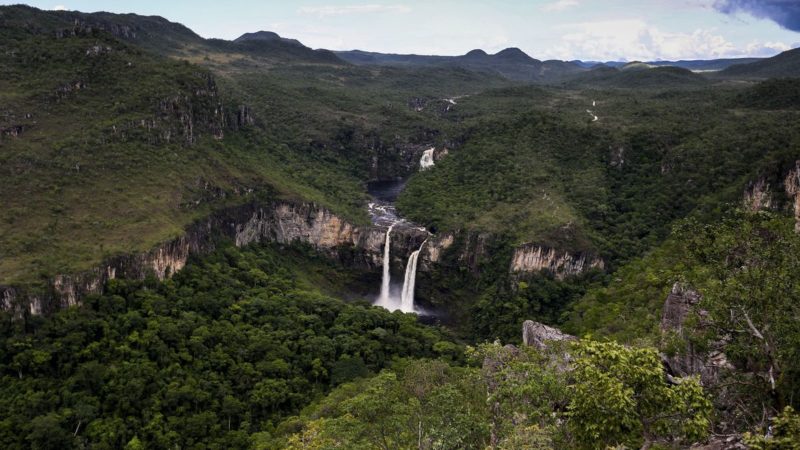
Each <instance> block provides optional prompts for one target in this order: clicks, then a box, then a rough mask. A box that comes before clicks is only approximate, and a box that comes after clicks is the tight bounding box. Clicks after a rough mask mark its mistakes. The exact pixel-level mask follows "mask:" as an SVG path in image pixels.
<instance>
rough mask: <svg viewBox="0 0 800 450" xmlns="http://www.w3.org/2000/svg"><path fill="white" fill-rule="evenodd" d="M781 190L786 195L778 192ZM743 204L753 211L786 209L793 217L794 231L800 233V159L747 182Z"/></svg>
mask: <svg viewBox="0 0 800 450" xmlns="http://www.w3.org/2000/svg"><path fill="white" fill-rule="evenodd" d="M773 188H775V189H773ZM781 190H783V192H784V193H785V195H786V197H783V195H781V194H780V191H781ZM743 205H744V207H745V209H747V210H748V211H753V212H755V211H760V210H764V209H777V210H783V211H788V212H789V213H791V214H792V215H793V216H794V218H795V231H797V232H798V233H800V160H797V161H795V162H794V163H792V164H791V165H790V166H789V168H788V170H787V169H786V167H785V166H784V167H783V169H780V168H776V170H775V172H774V173H772V174H771V175H769V176H762V177H759V178H758V179H757V180H756V181H754V182H751V183H749V184H748V185H747V187H746V188H745V190H744V198H743Z"/></svg>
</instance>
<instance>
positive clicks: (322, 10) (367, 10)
mask: <svg viewBox="0 0 800 450" xmlns="http://www.w3.org/2000/svg"><path fill="white" fill-rule="evenodd" d="M410 11H411V8H409V7H408V6H406V5H378V4H373V5H344V6H304V7H302V8H300V9H299V10H298V12H299V13H300V14H310V15H317V16H320V17H328V16H343V15H350V14H371V13H399V14H404V13H407V12H410Z"/></svg>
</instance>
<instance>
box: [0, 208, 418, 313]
mask: <svg viewBox="0 0 800 450" xmlns="http://www.w3.org/2000/svg"><path fill="white" fill-rule="evenodd" d="M217 237H222V238H227V239H230V240H232V241H233V242H235V244H236V245H237V246H245V245H248V244H251V243H255V242H277V243H280V244H287V245H288V244H292V243H305V244H309V245H311V246H312V247H314V248H315V249H317V250H318V251H319V252H321V253H323V254H325V255H327V256H329V257H331V258H334V259H338V260H340V261H341V262H342V263H343V264H346V265H348V266H351V267H361V268H363V269H366V270H373V269H376V268H378V267H380V265H381V264H382V254H383V243H384V240H385V238H386V231H385V229H382V228H378V227H372V226H367V227H358V226H354V225H352V224H350V223H348V222H347V221H345V220H343V219H342V218H340V217H338V216H337V215H335V214H333V213H331V212H330V211H328V210H326V209H324V208H321V207H319V206H316V205H314V204H310V203H302V204H293V203H286V202H275V203H271V204H267V205H255V204H249V205H244V206H240V207H235V208H229V209H226V210H223V211H220V212H218V213H216V214H214V215H212V216H211V217H208V218H207V219H205V220H202V221H200V222H197V223H195V224H194V225H192V226H190V227H189V228H188V229H187V231H186V233H185V234H183V235H182V236H180V237H178V238H175V239H173V240H171V241H169V242H166V243H164V244H162V245H160V246H158V247H156V248H154V249H153V250H151V251H149V252H147V253H143V254H138V255H123V256H118V257H114V258H111V259H109V260H107V261H105V262H104V263H103V264H102V265H100V266H99V267H96V268H95V269H92V270H90V271H87V272H84V273H81V274H75V275H58V276H55V277H54V278H53V279H51V280H50V281H49V283H48V285H47V287H46V288H45V289H43V290H37V291H29V290H26V289H24V288H19V287H14V286H0V307H1V308H2V309H5V310H13V311H15V312H16V313H17V314H19V315H22V314H34V315H37V314H48V313H51V312H53V311H55V310H57V309H60V308H64V307H68V306H72V305H76V304H78V303H80V301H81V299H82V298H84V297H85V296H87V295H90V294H98V293H101V292H102V289H103V286H104V285H105V284H106V282H107V281H108V280H112V279H115V278H128V279H144V278H145V277H146V276H148V275H152V276H155V277H156V278H158V279H159V280H163V279H165V278H168V277H170V276H171V275H172V274H174V273H175V272H177V271H179V270H181V269H182V268H183V267H184V266H185V265H186V262H187V261H188V259H189V257H190V256H191V255H197V254H203V253H208V252H210V251H212V250H213V249H214V248H215V241H216V238H217ZM426 238H427V233H425V232H424V231H421V230H419V229H417V228H411V227H409V228H399V229H398V230H396V231H395V232H393V234H392V245H391V247H392V248H391V253H392V254H393V255H394V256H395V257H394V259H395V260H396V261H395V263H396V264H398V265H401V264H404V263H405V258H407V257H408V255H409V254H410V253H411V252H412V251H414V250H416V249H417V248H419V246H420V245H421V244H422V242H423V241H424V240H425V239H426Z"/></svg>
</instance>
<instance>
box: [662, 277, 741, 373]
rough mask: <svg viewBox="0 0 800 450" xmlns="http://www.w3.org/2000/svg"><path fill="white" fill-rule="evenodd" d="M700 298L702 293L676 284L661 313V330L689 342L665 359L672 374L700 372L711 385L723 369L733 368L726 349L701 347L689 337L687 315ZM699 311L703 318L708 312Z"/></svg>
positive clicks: (666, 335)
mask: <svg viewBox="0 0 800 450" xmlns="http://www.w3.org/2000/svg"><path fill="white" fill-rule="evenodd" d="M700 299H701V296H700V293H698V292H697V291H695V290H694V289H692V288H690V287H688V286H685V285H683V284H682V283H675V284H674V285H673V286H672V290H671V291H670V293H669V295H668V296H667V299H666V301H665V302H664V310H663V312H662V314H661V332H662V333H663V334H664V336H665V337H670V336H672V337H677V338H679V339H681V340H683V341H685V343H686V346H685V348H684V349H683V350H682V351H680V352H678V353H676V354H674V355H672V356H664V363H665V364H666V366H667V369H668V371H669V372H670V373H671V374H672V375H677V376H680V377H685V376H690V375H700V380H701V382H702V383H703V385H705V386H710V385H713V384H715V383H716V382H717V380H718V379H719V375H720V371H721V370H722V369H726V368H730V364H729V363H728V360H727V358H726V356H725V354H724V353H723V352H722V351H720V350H710V351H705V352H703V351H698V350H697V349H696V348H695V347H694V346H693V345H692V343H691V341H690V340H689V339H688V338H689V336H688V333H689V332H690V330H686V329H685V323H686V319H687V318H688V317H689V315H690V314H692V313H693V309H694V307H695V306H696V305H697V304H698V303H699V302H700ZM698 314H699V315H700V317H701V318H702V316H703V315H704V312H703V311H698ZM701 326H702V325H701Z"/></svg>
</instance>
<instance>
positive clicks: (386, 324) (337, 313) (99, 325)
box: [0, 247, 459, 449]
mask: <svg viewBox="0 0 800 450" xmlns="http://www.w3.org/2000/svg"><path fill="white" fill-rule="evenodd" d="M283 253H285V252H283ZM284 258H285V257H284V256H283V255H281V254H280V253H278V252H276V251H275V250H274V249H271V248H269V247H265V248H254V249H250V250H236V249H228V250H225V251H220V252H219V253H217V254H216V255H213V256H211V257H208V258H206V259H204V260H203V262H201V263H197V264H193V265H189V266H187V267H186V268H185V269H184V270H183V271H181V272H180V273H179V274H177V275H176V276H175V278H174V279H173V280H170V281H166V282H163V283H156V282H154V281H152V280H151V281H146V282H144V283H135V282H125V281H116V282H114V283H112V285H111V286H110V287H109V292H108V293H107V294H106V295H103V296H102V297H96V298H93V299H90V300H89V301H88V302H87V304H86V305H85V306H83V307H78V308H70V309H67V310H64V311H61V312H59V313H57V314H55V315H54V316H53V317H50V318H40V317H34V318H30V319H29V321H28V322H27V323H26V324H21V323H20V322H19V321H18V320H16V319H14V318H12V317H10V316H9V315H7V314H4V315H2V316H1V317H2V321H0V411H3V414H2V418H0V447H2V448H5V449H23V448H39V449H50V448H52V449H69V448H86V447H87V446H90V447H92V448H99V449H102V448H123V447H125V445H126V444H128V443H130V445H131V446H133V447H135V445H134V444H136V443H140V444H141V445H142V446H143V448H197V449H200V448H207V449H214V448H219V449H221V448H246V447H247V446H248V445H249V439H250V436H251V434H252V433H256V432H261V431H266V432H268V431H270V430H272V428H273V424H274V423H277V422H278V421H280V420H281V419H282V418H284V417H285V416H286V415H288V414H290V413H293V412H296V411H298V410H299V409H300V408H301V407H303V406H304V405H306V404H308V403H309V402H310V401H312V400H313V399H314V398H316V397H318V396H320V395H322V394H324V393H325V392H327V391H328V390H329V388H330V387H332V386H335V385H338V384H340V383H343V382H347V381H349V380H352V379H354V378H357V377H363V376H368V375H369V374H370V373H374V372H378V371H380V370H381V369H383V368H385V367H388V366H390V365H391V364H392V361H393V360H394V359H395V358H397V357H409V356H413V357H436V356H438V355H447V357H448V358H450V357H453V358H456V359H457V358H459V356H458V355H459V347H458V346H457V345H456V344H453V343H451V342H448V341H447V340H446V339H445V338H444V337H443V336H442V334H440V333H439V332H437V330H436V329H434V328H431V327H424V326H421V325H419V324H418V323H417V319H416V317H415V316H412V315H404V314H400V313H390V312H388V311H385V310H383V309H380V308H374V307H371V306H369V305H367V304H365V303H353V304H346V303H344V302H342V301H340V300H336V299H333V298H330V297H326V296H324V295H321V294H319V293H316V292H314V291H312V290H311V289H309V288H307V287H305V286H304V285H303V283H301V280H298V279H297V276H295V275H293V274H292V273H290V272H289V271H288V270H287V269H286V267H287V263H286V261H285V260H284ZM307 267H308V265H307ZM309 268H310V267H309Z"/></svg>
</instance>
